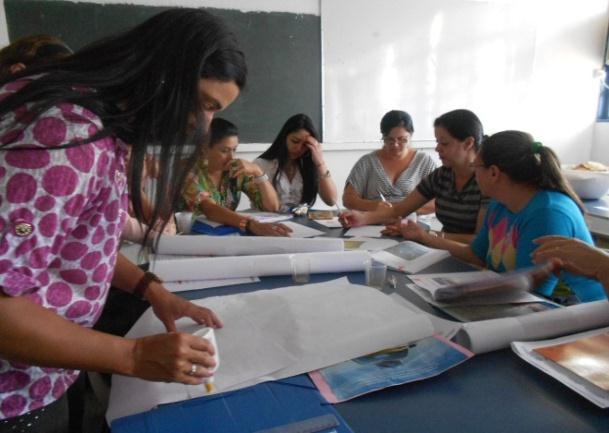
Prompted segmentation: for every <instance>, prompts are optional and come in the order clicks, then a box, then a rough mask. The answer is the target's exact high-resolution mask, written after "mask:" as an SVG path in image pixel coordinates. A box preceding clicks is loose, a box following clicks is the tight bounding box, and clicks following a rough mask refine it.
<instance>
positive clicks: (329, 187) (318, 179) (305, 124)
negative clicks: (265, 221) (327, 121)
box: [254, 114, 336, 212]
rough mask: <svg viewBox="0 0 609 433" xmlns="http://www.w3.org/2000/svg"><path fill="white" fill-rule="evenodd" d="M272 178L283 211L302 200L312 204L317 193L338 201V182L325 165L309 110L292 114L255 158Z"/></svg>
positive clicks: (330, 200) (304, 202) (287, 210)
mask: <svg viewBox="0 0 609 433" xmlns="http://www.w3.org/2000/svg"><path fill="white" fill-rule="evenodd" d="M254 162H255V163H256V164H257V165H258V166H260V168H262V170H263V171H264V173H265V174H266V175H267V176H268V177H269V179H271V183H272V184H273V186H274V187H275V190H276V191H277V195H278V196H279V203H280V209H279V211H280V212H289V211H290V210H291V209H292V208H294V207H296V206H298V205H299V204H306V205H308V206H312V205H313V203H315V200H316V199H317V194H318V193H319V196H320V197H321V199H322V200H323V201H324V203H326V204H327V205H328V206H333V205H334V204H335V203H336V185H335V184H334V181H333V180H332V174H331V172H330V169H329V168H328V167H327V166H326V162H325V161H324V155H323V151H322V148H321V144H320V143H319V135H318V134H317V130H316V129H315V127H314V126H313V121H312V120H311V119H310V118H309V116H307V115H306V114H296V115H294V116H292V117H290V118H289V119H288V120H287V121H286V122H285V124H284V125H283V127H282V128H281V130H280V131H279V134H278V135H277V137H276V138H275V140H274V141H273V143H272V144H271V147H269V148H268V149H267V150H266V151H265V152H264V153H263V154H262V155H260V156H259V157H258V158H256V160H255V161H254Z"/></svg>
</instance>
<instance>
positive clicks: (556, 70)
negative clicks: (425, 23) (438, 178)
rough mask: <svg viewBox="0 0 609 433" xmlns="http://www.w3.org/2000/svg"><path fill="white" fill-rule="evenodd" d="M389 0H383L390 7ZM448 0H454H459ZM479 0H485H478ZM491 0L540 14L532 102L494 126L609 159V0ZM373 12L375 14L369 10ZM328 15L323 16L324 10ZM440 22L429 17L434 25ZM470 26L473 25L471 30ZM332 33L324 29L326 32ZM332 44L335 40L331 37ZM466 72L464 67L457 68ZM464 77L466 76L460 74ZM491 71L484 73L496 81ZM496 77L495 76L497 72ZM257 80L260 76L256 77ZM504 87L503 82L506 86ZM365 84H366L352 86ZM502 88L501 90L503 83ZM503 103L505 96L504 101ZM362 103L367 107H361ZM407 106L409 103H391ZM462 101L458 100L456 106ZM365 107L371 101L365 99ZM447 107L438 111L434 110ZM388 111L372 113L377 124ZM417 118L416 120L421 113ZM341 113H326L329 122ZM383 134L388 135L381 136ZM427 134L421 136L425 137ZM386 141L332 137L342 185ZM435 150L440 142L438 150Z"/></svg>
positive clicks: (205, 2)
mask: <svg viewBox="0 0 609 433" xmlns="http://www.w3.org/2000/svg"><path fill="white" fill-rule="evenodd" d="M91 1H94V2H96V3H133V4H150V5H180V6H209V7H218V8H234V9H240V10H246V11H252V10H259V11H285V12H293V13H308V14H315V15H319V14H321V11H322V9H323V8H322V2H324V4H325V3H326V2H332V1H333V0H290V1H285V0H162V1H157V0H91ZM384 1H385V0H378V1H377V2H375V3H374V4H375V7H378V8H382V7H383V2H384ZM439 1H445V2H447V3H446V4H447V5H449V4H452V2H454V1H455V0H439ZM471 1H477V0H471ZM485 1H487V2H508V3H509V2H514V3H518V4H519V5H520V6H521V7H526V8H529V9H528V13H529V14H530V15H529V18H530V17H531V16H532V17H535V23H536V24H535V26H536V27H535V40H534V41H532V42H531V43H532V46H533V49H534V60H533V62H532V65H531V67H532V69H531V71H530V75H529V76H528V77H526V80H524V81H521V82H520V84H519V92H521V97H522V100H523V101H524V107H525V109H524V110H523V111H522V112H519V114H518V115H517V116H515V117H514V118H513V119H512V120H511V121H510V123H509V124H505V123H503V121H504V119H502V118H500V117H501V116H496V117H497V118H488V119H486V118H484V119H483V120H484V122H485V124H486V129H487V131H488V132H493V131H497V130H500V129H508V128H510V129H524V130H528V131H530V132H533V133H534V134H535V136H536V137H537V138H538V139H539V140H541V141H543V142H544V143H545V144H547V145H550V146H552V147H553V148H554V149H555V150H556V151H557V153H558V154H559V156H560V157H561V159H562V160H563V162H565V163H574V162H579V161H581V160H587V159H591V158H594V159H598V160H601V161H603V162H606V163H609V149H606V148H607V147H608V146H606V143H609V124H598V125H596V124H595V115H596V109H597V99H598V82H597V81H596V80H595V79H594V78H593V73H594V70H595V69H597V68H600V67H601V66H602V63H603V50H604V43H605V37H606V31H607V23H608V16H609V15H608V11H607V5H608V1H609V0H584V1H576V0H485ZM419 5H420V3H419V0H402V2H401V6H400V8H399V9H398V10H396V11H395V12H396V15H397V16H399V17H400V19H402V20H403V26H404V31H408V27H409V16H413V15H416V11H417V7H419ZM368 18H369V19H370V17H368ZM322 19H323V18H322ZM5 22H6V18H5V13H4V4H3V2H1V1H0V45H5V44H6V43H7V42H8V35H7V33H6V28H7V27H6V25H5ZM431 25H432V23H431V22H430V23H429V26H431ZM463 31H464V32H465V31H467V29H464V30H463ZM323 37H324V35H322V38H323ZM324 43H325V44H327V43H332V41H327V40H326V41H325V42H324ZM411 61H412V62H424V61H426V58H425V57H423V58H417V57H412V58H411ZM497 67H498V70H497V74H507V73H509V72H510V71H509V68H510V65H505V66H504V68H505V69H499V66H497ZM451 73H452V74H458V71H451ZM457 78H458V77H457ZM488 79H489V77H481V80H486V81H488ZM490 79H492V77H490ZM249 85H250V86H253V85H255V83H249ZM499 90H501V89H499ZM352 91H353V92H358V91H359V89H352ZM468 91H469V92H471V93H472V94H475V93H476V92H480V88H478V87H477V82H472V83H470V84H469V89H468ZM498 94H501V92H499V91H498ZM496 104H498V105H500V104H502V100H501V99H499V100H497V101H496ZM360 108H361V107H360ZM391 108H403V109H406V110H408V107H387V109H391ZM454 108H457V107H454ZM364 109H365V107H364ZM439 114H441V113H440V112H438V113H432V117H435V116H437V115H439ZM379 120H380V119H371V123H373V124H374V125H373V127H374V128H377V125H378V121H379ZM414 120H415V124H416V122H417V119H414ZM332 121H333V119H330V118H326V119H325V123H328V122H332ZM379 138H380V137H379ZM414 138H415V143H414V144H415V146H416V147H420V148H426V149H427V150H429V149H433V147H434V145H435V143H433V142H432V141H429V139H430V138H431V137H427V136H417V135H416V134H415V137H414ZM417 139H419V140H420V141H417ZM266 146H267V143H261V144H244V145H242V146H241V149H240V156H241V157H243V158H248V159H251V158H254V157H255V156H257V155H259V154H260V153H261V152H262V151H263V150H264V149H265V148H266ZM378 146H379V143H378V142H376V141H370V140H364V139H362V141H357V140H355V141H353V140H344V141H341V140H340V139H339V140H333V141H332V142H328V143H324V148H325V155H326V159H327V163H328V166H329V167H330V168H331V170H332V174H333V177H334V180H335V182H336V183H337V186H338V187H339V189H341V188H342V186H343V185H344V181H345V179H346V177H347V174H348V172H349V170H350V168H351V167H352V166H353V164H354V163H355V161H356V160H357V159H358V158H359V157H360V156H361V155H363V154H364V153H365V152H368V151H370V150H372V149H375V148H377V147H378ZM431 151H432V152H433V150H431Z"/></svg>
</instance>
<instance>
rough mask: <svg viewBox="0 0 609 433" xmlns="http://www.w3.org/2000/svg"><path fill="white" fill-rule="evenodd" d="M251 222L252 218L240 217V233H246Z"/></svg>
mask: <svg viewBox="0 0 609 433" xmlns="http://www.w3.org/2000/svg"><path fill="white" fill-rule="evenodd" d="M251 222H252V220H251V219H249V218H242V219H241V220H240V221H239V231H240V232H241V233H247V232H248V230H249V229H250V224H251Z"/></svg>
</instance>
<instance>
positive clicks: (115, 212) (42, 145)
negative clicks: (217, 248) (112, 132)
mask: <svg viewBox="0 0 609 433" xmlns="http://www.w3.org/2000/svg"><path fill="white" fill-rule="evenodd" d="M28 82H29V79H22V80H18V81H14V82H12V83H8V84H6V85H5V86H4V87H3V88H1V89H0V99H2V98H5V97H7V96H8V95H9V94H10V93H13V92H15V91H17V90H18V89H20V88H21V87H23V86H24V85H26V84H27V83H28ZM28 108H29V106H23V107H20V108H18V109H17V110H15V111H14V112H13V113H10V114H7V115H5V116H3V117H2V118H0V142H1V143H2V146H1V147H0V291H2V293H3V294H4V295H6V296H12V297H16V296H23V297H24V298H27V299H28V300H30V301H32V302H35V303H36V304H38V305H40V306H42V307H44V308H47V309H49V310H51V311H53V312H55V313H56V314H58V315H59V316H62V317H64V318H65V319H67V320H70V321H72V322H74V323H77V324H79V325H82V326H87V327H91V326H92V325H93V324H94V323H95V322H96V321H97V319H98V317H99V315H100V313H101V311H102V308H103V306H104V303H105V301H106V295H107V292H108V289H109V287H110V281H111V279H112V276H113V273H114V265H115V263H116V257H117V247H118V243H119V239H120V234H121V231H122V228H123V224H124V222H125V219H126V216H127V193H126V175H125V156H126V153H127V147H126V145H124V144H122V143H119V142H117V141H116V140H115V139H114V138H110V137H107V138H103V139H100V140H98V141H95V142H92V143H87V144H82V145H77V146H74V147H69V148H61V147H58V146H61V145H64V144H67V143H72V142H74V141H76V140H85V139H87V138H89V137H91V136H92V135H94V134H95V133H97V132H98V131H99V130H100V129H101V128H102V123H101V120H100V119H99V117H98V116H96V115H95V114H93V113H91V112H90V111H88V110H86V109H84V108H82V107H79V106H75V105H72V104H59V105H57V106H54V107H51V108H49V109H48V110H47V111H46V112H44V113H42V114H41V115H40V116H39V117H38V118H36V119H32V117H33V116H31V114H30V113H29V111H28ZM19 147H21V148H22V149H18V148H19ZM24 148H27V149H24ZM28 149H29V150H28ZM77 376H78V371H75V370H67V369H61V368H50V367H37V366H32V365H27V364H23V363H17V362H10V361H8V360H5V359H1V358H0V419H5V418H11V417H15V416H19V415H22V414H24V413H26V412H29V411H31V410H34V409H37V408H40V407H42V406H46V405H48V404H50V403H52V402H53V401H55V400H57V399H59V398H60V397H61V396H62V395H63V393H64V392H65V391H66V390H67V388H68V387H69V386H70V385H71V384H72V383H73V382H74V381H75V380H76V378H77Z"/></svg>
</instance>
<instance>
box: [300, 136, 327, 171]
mask: <svg viewBox="0 0 609 433" xmlns="http://www.w3.org/2000/svg"><path fill="white" fill-rule="evenodd" d="M304 145H305V146H307V149H309V151H310V152H311V159H312V160H313V164H315V166H316V167H320V166H322V165H325V162H324V154H323V152H322V150H321V144H320V143H319V141H317V140H316V139H315V137H312V136H310V135H309V136H308V137H307V139H306V141H305V142H304Z"/></svg>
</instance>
